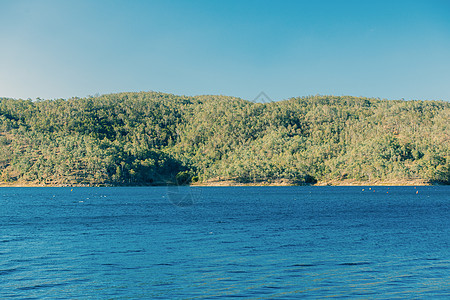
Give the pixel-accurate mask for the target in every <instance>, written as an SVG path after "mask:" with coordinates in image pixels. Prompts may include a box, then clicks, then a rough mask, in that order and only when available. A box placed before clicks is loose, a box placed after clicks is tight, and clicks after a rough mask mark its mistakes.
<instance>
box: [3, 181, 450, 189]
mask: <svg viewBox="0 0 450 300" xmlns="http://www.w3.org/2000/svg"><path fill="white" fill-rule="evenodd" d="M434 185H444V184H439V183H433V182H429V181H426V180H422V179H414V180H406V179H392V180H373V181H358V180H352V179H346V180H325V181H319V182H317V183H314V184H294V183H292V182H290V181H288V180H277V181H273V182H270V181H265V182H249V183H241V182H236V181H233V180H210V181H206V182H200V183H192V184H190V185H189V186H191V187H234V186H249V187H250V186H274V187H275V186H278V187H280V186H434ZM147 186H167V185H165V184H160V185H110V184H98V185H87V184H80V185H77V184H73V185H70V184H39V183H24V182H21V183H9V182H0V188H2V187H68V188H70V187H147Z"/></svg>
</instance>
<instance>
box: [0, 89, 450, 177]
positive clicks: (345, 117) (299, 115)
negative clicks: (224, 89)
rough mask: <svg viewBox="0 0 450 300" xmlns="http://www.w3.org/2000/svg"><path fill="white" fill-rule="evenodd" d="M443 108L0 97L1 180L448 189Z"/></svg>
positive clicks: (144, 96) (306, 101) (449, 156)
mask: <svg viewBox="0 0 450 300" xmlns="http://www.w3.org/2000/svg"><path fill="white" fill-rule="evenodd" d="M449 120H450V103H448V102H444V101H403V100H399V101H393V100H380V99H369V98H360V97H350V96H342V97H337V96H309V97H301V98H292V99H289V100H284V101H278V102H270V103H254V102H250V101H245V100H242V99H239V98H234V97H226V96H195V97H187V96H176V95H172V94H164V93H156V92H140V93H119V94H109V95H102V96H98V97H87V98H72V99H67V100H64V99H59V100H38V101H31V100H15V99H7V98H1V99H0V176H1V178H0V180H1V181H3V182H12V183H14V182H16V183H42V184H58V185H60V184H63V185H64V184H67V185H80V184H88V185H105V184H106V185H157V184H166V183H174V184H175V183H176V184H184V183H189V182H191V181H194V182H195V181H199V182H203V181H207V180H211V179H216V180H234V181H236V182H271V181H275V180H279V179H285V180H288V181H289V182H292V183H294V184H308V183H314V182H316V181H326V180H343V179H355V180H359V181H373V180H390V179H406V180H410V179H422V180H424V181H430V182H439V183H447V184H448V183H450V151H449V149H450V122H449Z"/></svg>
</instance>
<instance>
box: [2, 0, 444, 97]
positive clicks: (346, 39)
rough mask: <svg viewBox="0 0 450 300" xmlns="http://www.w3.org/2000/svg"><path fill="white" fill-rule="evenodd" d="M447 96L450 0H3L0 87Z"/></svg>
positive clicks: (39, 91)
mask: <svg viewBox="0 0 450 300" xmlns="http://www.w3.org/2000/svg"><path fill="white" fill-rule="evenodd" d="M122 91H161V92H169V93H174V94H179V95H201V94H221V95H229V96H236V97H241V98H244V99H248V100H252V99H253V98H254V97H255V96H256V95H258V93H259V92H261V91H264V92H265V93H266V94H268V95H269V96H270V97H271V98H273V99H274V100H281V99H286V98H290V97H296V96H307V95H315V94H322V95H325V94H326V95H330V94H332V95H353V96H367V97H380V98H387V99H400V98H404V99H423V100H425V99H442V100H447V101H448V100H450V1H446V0H443V1H438V0H424V1H414V0H409V1H399V0H397V1H396V0H390V1H382V0H376V1H375V0H374V1H364V0H361V1H345V0H342V1H335V0H332V1H320V0H319V1H301V0H297V1H287V0H285V1H262V0H257V1H250V0H249V1H245V0H239V1H230V0H227V1H219V0H210V1H194V0H186V1H169V0H161V1H138V0H134V1H132V0H124V1H115V0H107V1H95V0H90V1H85V0H68V1H65V0H55V1H51V0H42V1H39V0H36V1H32V0H28V1H23V0H0V96H1V97H12V98H22V99H26V98H32V99H35V98H37V97H40V98H44V99H53V98H70V97H73V96H78V97H85V96H88V95H94V94H97V93H99V94H104V93H112V92H122Z"/></svg>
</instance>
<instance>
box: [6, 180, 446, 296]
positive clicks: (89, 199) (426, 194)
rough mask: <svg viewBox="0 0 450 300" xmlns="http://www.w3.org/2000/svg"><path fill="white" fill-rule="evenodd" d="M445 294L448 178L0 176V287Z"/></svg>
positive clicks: (125, 292) (75, 291)
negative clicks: (308, 181)
mask: <svg viewBox="0 0 450 300" xmlns="http://www.w3.org/2000/svg"><path fill="white" fill-rule="evenodd" d="M231 297H241V298H245V299H268V298H275V299H297V298H311V299H317V298H324V297H337V298H364V299H367V298H382V299H386V298H390V299H391V298H436V297H439V298H448V297H450V187H448V186H430V187H202V188H200V187H199V188H189V187H180V188H176V187H175V188H167V187H142V188H135V187H134V188H125V187H123V188H1V189H0V298H2V299H4V298H17V299H196V298H207V299H211V298H223V299H229V298H231Z"/></svg>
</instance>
